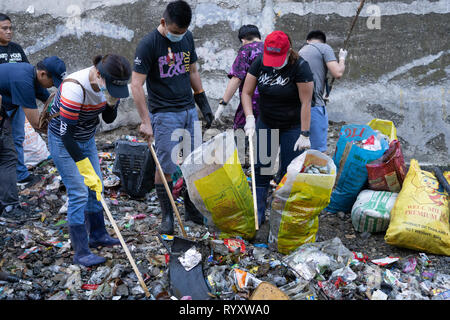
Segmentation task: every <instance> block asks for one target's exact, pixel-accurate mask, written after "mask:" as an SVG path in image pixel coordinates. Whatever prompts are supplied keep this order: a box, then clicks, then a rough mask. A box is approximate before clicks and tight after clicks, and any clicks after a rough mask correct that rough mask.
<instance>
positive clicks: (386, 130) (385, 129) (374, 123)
mask: <svg viewBox="0 0 450 320" xmlns="http://www.w3.org/2000/svg"><path fill="white" fill-rule="evenodd" d="M367 125H368V126H370V127H371V128H372V129H373V130H378V131H380V132H381V133H382V134H384V135H386V136H388V137H389V140H390V141H392V140H398V138H397V129H396V128H395V126H394V123H393V122H392V121H390V120H383V119H372V120H371V121H370V122H369V123H367Z"/></svg>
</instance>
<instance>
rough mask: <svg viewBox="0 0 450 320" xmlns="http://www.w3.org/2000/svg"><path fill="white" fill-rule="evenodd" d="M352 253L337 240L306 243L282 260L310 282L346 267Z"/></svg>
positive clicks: (351, 257)
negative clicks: (325, 273) (327, 272)
mask: <svg viewBox="0 0 450 320" xmlns="http://www.w3.org/2000/svg"><path fill="white" fill-rule="evenodd" d="M352 259H353V253H352V252H351V251H350V250H348V249H347V248H346V247H345V246H344V245H343V244H342V242H341V240H340V239H339V238H334V239H332V240H328V241H323V242H316V243H307V244H304V245H302V246H300V247H299V248H297V249H296V250H295V251H293V252H292V253H291V254H289V255H288V256H286V257H285V258H284V259H283V262H284V263H285V264H287V265H288V266H289V267H290V268H291V269H293V270H294V271H295V272H296V273H297V274H298V275H300V276H301V277H302V278H303V279H305V280H307V281H310V280H312V279H313V278H314V277H315V276H316V275H318V274H322V273H323V272H325V271H326V270H331V271H334V270H337V269H341V268H343V267H345V266H346V265H348V264H349V263H350V262H351V261H352Z"/></svg>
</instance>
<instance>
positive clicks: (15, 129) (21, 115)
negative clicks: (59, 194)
mask: <svg viewBox="0 0 450 320" xmlns="http://www.w3.org/2000/svg"><path fill="white" fill-rule="evenodd" d="M11 124H12V135H13V138H14V146H15V148H16V152H17V165H16V173H17V181H21V180H23V179H26V178H28V176H29V175H30V173H29V172H28V169H27V167H26V166H25V160H24V155H23V142H24V140H25V112H23V110H22V108H21V107H19V108H17V111H16V114H15V115H14V118H12V122H11Z"/></svg>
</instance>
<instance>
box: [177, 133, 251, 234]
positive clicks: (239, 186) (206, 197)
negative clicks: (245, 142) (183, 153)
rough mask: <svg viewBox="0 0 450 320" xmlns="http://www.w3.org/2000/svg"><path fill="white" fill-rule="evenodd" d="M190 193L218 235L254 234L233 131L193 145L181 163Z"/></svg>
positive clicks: (249, 204) (249, 191) (245, 179)
mask: <svg viewBox="0 0 450 320" xmlns="http://www.w3.org/2000/svg"><path fill="white" fill-rule="evenodd" d="M181 171H182V172H183V177H184V179H185V181H186V186H187V189H188V192H189V197H190V199H191V201H192V202H193V203H194V205H195V207H196V208H197V209H198V210H199V211H200V212H201V213H202V214H203V215H204V216H205V218H206V219H207V220H208V223H210V224H213V225H215V226H216V227H217V228H219V229H220V231H221V234H220V238H229V237H236V236H240V237H242V238H244V239H252V238H253V237H254V236H255V234H256V230H255V215H254V209H253V197H252V193H251V190H250V186H249V184H248V182H247V177H246V176H245V174H244V171H243V170H242V166H241V163H240V161H239V157H238V153H237V149H236V147H235V143H234V135H233V133H232V132H228V131H227V132H226V133H222V134H219V135H217V136H216V137H214V138H213V139H211V140H209V141H208V142H205V143H204V144H202V145H201V146H200V147H199V148H197V149H195V150H194V151H193V152H192V153H191V154H190V155H188V157H187V158H186V160H185V161H184V163H183V165H182V166H181Z"/></svg>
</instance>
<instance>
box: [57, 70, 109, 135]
mask: <svg viewBox="0 0 450 320" xmlns="http://www.w3.org/2000/svg"><path fill="white" fill-rule="evenodd" d="M91 68H92V67H90V68H86V69H83V70H81V71H78V72H75V73H73V74H71V75H69V76H68V77H67V78H71V79H75V80H78V82H80V84H81V85H82V86H83V87H84V88H85V90H86V96H85V99H84V101H83V89H82V88H81V87H80V86H79V85H78V84H76V83H73V82H65V83H63V84H62V85H61V87H60V88H59V89H58V92H57V93H56V95H55V99H54V101H53V106H52V110H51V112H50V114H54V113H57V112H59V113H60V116H59V117H55V118H53V119H52V120H51V122H50V125H49V128H50V131H51V132H52V133H53V134H55V135H58V136H61V135H62V134H63V133H64V128H66V127H67V126H71V127H72V133H73V138H74V139H75V140H78V141H86V140H89V139H91V138H92V137H93V136H94V135H95V131H96V128H97V125H98V124H99V123H100V119H99V117H98V116H99V115H100V114H101V113H103V111H104V110H105V108H106V99H105V96H104V94H103V93H102V92H95V91H94V90H93V89H92V87H91V84H90V82H89V71H90V70H91Z"/></svg>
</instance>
